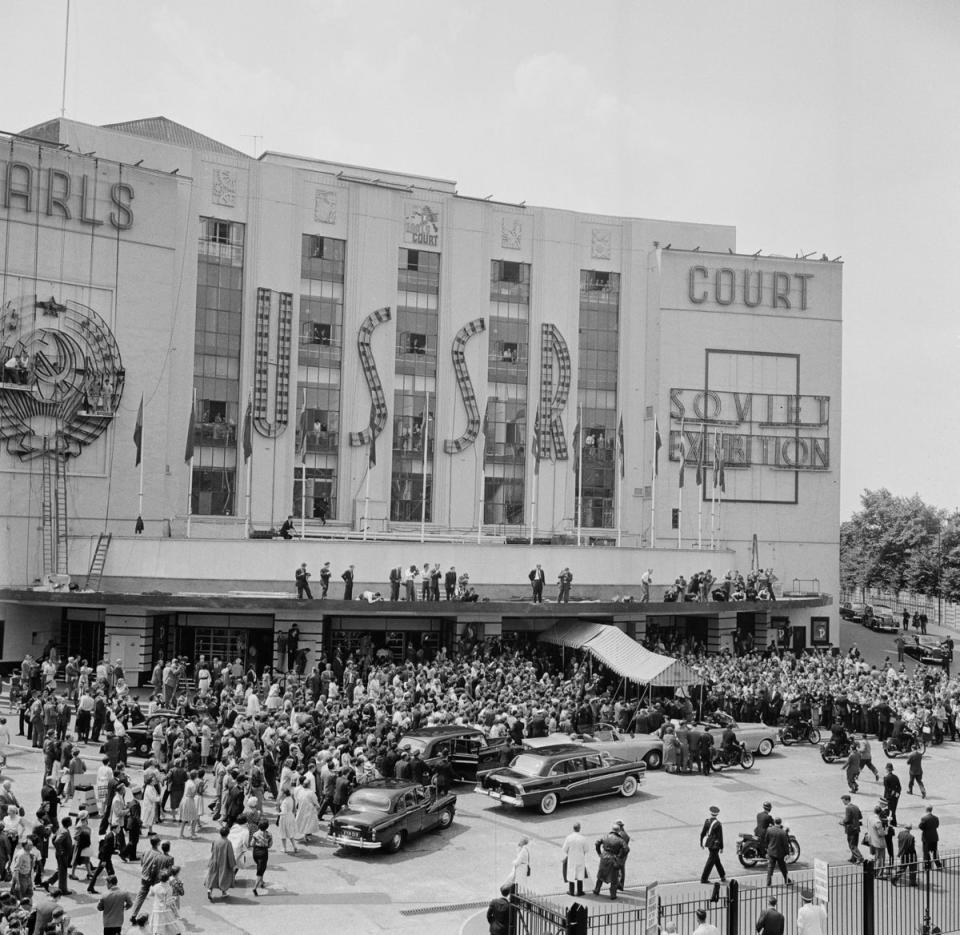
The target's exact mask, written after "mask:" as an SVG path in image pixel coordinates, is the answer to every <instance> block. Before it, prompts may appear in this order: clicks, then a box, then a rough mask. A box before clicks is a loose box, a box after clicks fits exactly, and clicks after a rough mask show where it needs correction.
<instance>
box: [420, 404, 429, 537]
mask: <svg viewBox="0 0 960 935" xmlns="http://www.w3.org/2000/svg"><path fill="white" fill-rule="evenodd" d="M424 393H425V398H426V403H425V405H424V408H423V431H422V432H421V433H420V438H421V440H422V442H423V480H422V481H421V483H420V542H421V544H422V543H423V541H424V539H425V538H426V529H427V447H428V445H429V442H430V390H429V389H425V390H424Z"/></svg>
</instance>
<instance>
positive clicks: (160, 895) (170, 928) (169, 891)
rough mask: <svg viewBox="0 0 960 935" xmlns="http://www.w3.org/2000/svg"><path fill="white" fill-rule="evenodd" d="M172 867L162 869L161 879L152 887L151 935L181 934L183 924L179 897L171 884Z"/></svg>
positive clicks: (150, 893)
mask: <svg viewBox="0 0 960 935" xmlns="http://www.w3.org/2000/svg"><path fill="white" fill-rule="evenodd" d="M170 876H171V874H170V869H169V868H165V869H163V870H161V871H160V880H159V882H157V883H154V884H153V886H151V887H150V892H149V895H150V896H151V897H153V904H152V907H151V909H150V935H181V933H182V932H183V925H182V924H181V922H180V919H179V917H178V915H177V897H176V894H175V893H174V891H173V887H172V886H171V885H170Z"/></svg>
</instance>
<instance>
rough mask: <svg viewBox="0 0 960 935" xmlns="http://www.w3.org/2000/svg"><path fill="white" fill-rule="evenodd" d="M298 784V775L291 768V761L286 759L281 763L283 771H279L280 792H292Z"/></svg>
mask: <svg viewBox="0 0 960 935" xmlns="http://www.w3.org/2000/svg"><path fill="white" fill-rule="evenodd" d="M297 782H298V773H297V771H296V770H295V769H294V768H293V760H292V759H290V758H289V757H287V759H285V760H284V761H283V769H281V770H280V792H281V793H283V792H284V791H287V792H293V788H294V786H296V784H297Z"/></svg>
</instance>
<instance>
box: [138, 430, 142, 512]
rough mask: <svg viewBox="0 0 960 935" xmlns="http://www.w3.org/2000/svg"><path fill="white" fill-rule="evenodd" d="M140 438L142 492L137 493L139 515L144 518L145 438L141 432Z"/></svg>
mask: <svg viewBox="0 0 960 935" xmlns="http://www.w3.org/2000/svg"><path fill="white" fill-rule="evenodd" d="M140 438H141V441H140V446H141V451H140V492H139V494H138V495H137V516H139V517H140V518H141V519H142V518H143V450H142V448H143V440H142V439H143V435H142V434H141V436H140Z"/></svg>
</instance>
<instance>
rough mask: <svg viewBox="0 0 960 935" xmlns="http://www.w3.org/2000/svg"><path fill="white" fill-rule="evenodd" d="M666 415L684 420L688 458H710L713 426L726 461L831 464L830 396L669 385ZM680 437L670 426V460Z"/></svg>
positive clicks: (796, 467)
mask: <svg viewBox="0 0 960 935" xmlns="http://www.w3.org/2000/svg"><path fill="white" fill-rule="evenodd" d="M670 419H671V421H672V422H679V423H680V424H681V425H682V426H683V443H684V453H685V456H684V460H685V461H686V462H687V463H690V464H697V463H707V464H709V463H710V462H711V460H712V459H713V449H712V448H711V447H710V446H711V445H713V443H714V442H713V436H714V432H716V433H717V436H718V439H719V441H718V444H719V445H721V446H722V453H723V460H724V464H725V465H726V466H727V467H733V468H736V467H753V466H764V467H772V468H780V469H783V470H789V471H827V470H829V468H830V438H829V436H828V431H829V427H830V397H829V396H799V395H792V394H787V393H737V392H726V391H720V390H693V389H678V388H673V389H671V390H670ZM679 440H680V432H679V431H673V430H672V431H671V433H670V442H671V444H670V460H671V461H676V460H679V458H680V456H679V454H678V453H677V451H678V444H677V443H678V442H679ZM704 445H706V446H707V447H706V449H705V450H704V451H703V452H701V447H702V446H704Z"/></svg>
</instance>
